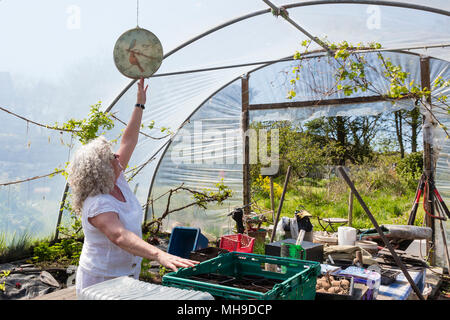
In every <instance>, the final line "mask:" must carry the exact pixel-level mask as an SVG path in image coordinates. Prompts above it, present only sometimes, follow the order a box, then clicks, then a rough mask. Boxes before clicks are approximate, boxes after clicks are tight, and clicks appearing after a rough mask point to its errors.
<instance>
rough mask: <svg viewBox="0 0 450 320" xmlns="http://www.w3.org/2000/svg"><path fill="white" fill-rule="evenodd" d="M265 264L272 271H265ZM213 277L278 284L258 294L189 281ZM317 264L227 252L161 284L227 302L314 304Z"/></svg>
mask: <svg viewBox="0 0 450 320" xmlns="http://www.w3.org/2000/svg"><path fill="white" fill-rule="evenodd" d="M266 264H270V265H272V267H273V268H272V269H275V271H267V270H265V266H266ZM204 274H216V275H223V276H231V277H234V278H237V279H239V278H240V277H241V278H242V277H251V276H256V277H264V278H265V279H273V280H278V281H281V282H280V283H277V284H275V285H274V286H273V287H272V289H270V290H269V291H267V292H259V291H253V290H247V289H242V288H235V287H230V286H226V285H222V284H214V283H208V282H205V281H197V280H193V279H189V278H190V277H192V276H198V275H204ZM319 274H320V263H319V262H316V261H306V260H297V259H293V258H286V257H274V256H266V255H258V254H253V253H242V252H230V253H226V254H222V255H220V256H218V257H216V258H213V259H210V260H208V261H205V262H202V263H199V264H198V265H196V266H195V267H191V268H181V269H179V270H178V271H177V272H171V273H168V274H166V275H164V276H163V279H162V284H163V285H165V286H169V287H176V288H182V289H189V290H197V291H204V292H208V293H210V294H211V295H213V296H215V297H221V298H224V299H227V300H248V299H256V300H314V299H315V296H316V281H317V277H318V276H319Z"/></svg>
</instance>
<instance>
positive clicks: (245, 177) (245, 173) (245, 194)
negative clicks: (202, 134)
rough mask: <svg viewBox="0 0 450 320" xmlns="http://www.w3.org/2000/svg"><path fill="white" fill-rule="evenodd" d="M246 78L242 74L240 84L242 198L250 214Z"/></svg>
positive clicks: (246, 212)
mask: <svg viewBox="0 0 450 320" xmlns="http://www.w3.org/2000/svg"><path fill="white" fill-rule="evenodd" d="M248 78H249V75H248V74H246V75H243V76H242V78H241V85H242V118H241V120H242V123H241V126H242V143H243V146H242V150H243V152H244V154H243V164H242V183H243V185H242V187H243V188H242V198H243V199H242V200H243V205H244V206H245V207H244V214H247V215H248V214H250V206H248V204H249V203H250V155H249V153H250V146H249V138H248V135H247V134H246V133H247V130H248V127H249V114H248V104H249V94H248Z"/></svg>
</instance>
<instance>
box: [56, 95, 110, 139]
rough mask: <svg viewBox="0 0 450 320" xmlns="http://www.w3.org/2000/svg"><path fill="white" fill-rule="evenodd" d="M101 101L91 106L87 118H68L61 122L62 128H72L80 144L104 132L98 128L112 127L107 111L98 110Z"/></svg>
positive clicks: (106, 128)
mask: <svg viewBox="0 0 450 320" xmlns="http://www.w3.org/2000/svg"><path fill="white" fill-rule="evenodd" d="M100 107H101V102H100V101H99V102H98V103H97V104H94V105H92V106H91V109H90V112H89V115H88V118H86V119H81V120H77V119H69V120H68V121H67V122H66V123H63V124H62V128H64V129H66V130H72V131H73V132H74V135H75V137H77V138H78V140H79V141H80V142H81V143H82V144H86V143H88V142H89V140H92V139H95V138H97V137H98V136H100V135H101V134H103V133H104V132H103V131H101V132H99V130H111V129H112V128H113V127H114V121H113V120H112V119H111V116H110V114H109V113H104V112H102V111H100Z"/></svg>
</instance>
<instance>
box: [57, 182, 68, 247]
mask: <svg viewBox="0 0 450 320" xmlns="http://www.w3.org/2000/svg"><path fill="white" fill-rule="evenodd" d="M68 193H69V184H68V183H67V182H66V186H65V187H64V193H63V196H62V199H61V204H60V207H59V214H58V221H57V222H56V229H55V238H54V239H53V241H55V242H56V241H57V240H58V236H59V225H60V224H61V219H62V214H63V212H64V205H65V204H66V198H67V194H68Z"/></svg>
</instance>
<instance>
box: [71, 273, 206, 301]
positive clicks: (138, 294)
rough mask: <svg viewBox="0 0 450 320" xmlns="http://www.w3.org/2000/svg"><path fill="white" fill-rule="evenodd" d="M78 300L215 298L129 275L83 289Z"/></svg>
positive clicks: (203, 293)
mask: <svg viewBox="0 0 450 320" xmlns="http://www.w3.org/2000/svg"><path fill="white" fill-rule="evenodd" d="M77 299H78V300H214V297H213V296H212V295H211V294H209V293H207V292H200V291H193V290H185V289H179V288H171V287H164V286H162V285H157V284H153V283H148V282H143V281H139V280H136V279H134V278H130V277H127V276H123V277H118V278H114V279H111V280H106V281H103V282H100V283H97V284H94V285H92V286H89V287H87V288H84V289H83V290H82V291H81V294H80V296H78V297H77Z"/></svg>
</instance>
